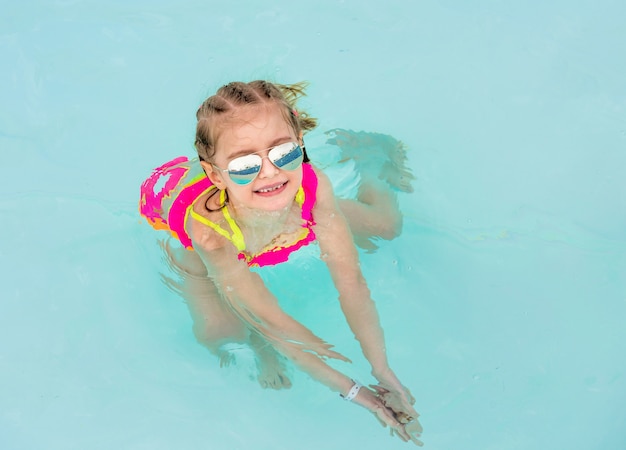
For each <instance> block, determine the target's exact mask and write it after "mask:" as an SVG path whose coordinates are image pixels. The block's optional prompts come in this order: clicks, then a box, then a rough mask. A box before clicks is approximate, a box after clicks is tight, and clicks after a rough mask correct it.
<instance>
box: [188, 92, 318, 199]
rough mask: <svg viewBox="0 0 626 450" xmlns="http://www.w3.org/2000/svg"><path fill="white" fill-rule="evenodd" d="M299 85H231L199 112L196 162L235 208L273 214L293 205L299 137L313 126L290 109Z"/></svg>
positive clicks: (299, 156)
mask: <svg viewBox="0 0 626 450" xmlns="http://www.w3.org/2000/svg"><path fill="white" fill-rule="evenodd" d="M304 87H305V86H304V84H302V83H301V84H297V85H291V86H282V85H274V84H272V83H269V82H266V81H253V82H250V83H240V82H234V83H230V84H227V85H225V86H223V87H221V88H220V89H219V90H218V91H217V93H216V94H215V95H213V96H212V97H209V98H208V99H207V100H206V101H205V102H204V103H203V104H202V105H201V106H200V108H199V109H198V113H197V118H198V124H197V128H196V143H195V145H196V149H197V151H198V156H199V157H200V160H201V164H202V166H203V168H204V170H205V172H206V174H207V175H208V177H209V178H210V179H211V181H212V182H213V184H215V185H216V186H217V187H218V188H219V189H220V190H227V193H228V198H229V202H230V203H231V204H233V205H234V206H235V207H238V206H246V207H250V208H254V209H264V210H278V209H282V208H285V207H287V206H289V205H290V204H291V202H292V201H293V199H294V197H295V193H296V192H297V190H298V188H299V186H300V184H301V181H302V169H301V167H300V164H301V162H302V157H303V156H304V155H303V154H302V153H303V150H301V147H303V143H302V135H303V134H304V132H306V131H308V130H310V129H312V128H314V127H315V125H316V121H315V119H312V118H309V117H308V116H307V115H306V114H305V113H304V112H298V111H296V109H295V103H296V100H297V99H298V98H299V97H300V96H302V95H303V94H304ZM248 161H252V162H250V165H247V164H248ZM270 161H272V162H270ZM289 161H292V163H289ZM233 166H241V171H240V172H239V171H237V172H234V171H233V170H232V167H233ZM244 166H245V167H244ZM246 167H256V169H246ZM226 168H229V169H231V170H226ZM246 173H248V174H250V176H248V177H247V179H246V176H245V174H246ZM239 174H242V175H239Z"/></svg>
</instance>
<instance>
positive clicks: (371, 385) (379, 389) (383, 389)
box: [370, 384, 389, 394]
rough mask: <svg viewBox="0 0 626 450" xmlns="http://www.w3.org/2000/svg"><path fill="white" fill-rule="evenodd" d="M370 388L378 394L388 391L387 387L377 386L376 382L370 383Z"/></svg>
mask: <svg viewBox="0 0 626 450" xmlns="http://www.w3.org/2000/svg"><path fill="white" fill-rule="evenodd" d="M370 388H372V389H373V390H375V391H376V392H378V393H379V394H387V393H388V392H389V391H388V390H387V389H385V388H383V387H382V386H379V385H377V384H370Z"/></svg>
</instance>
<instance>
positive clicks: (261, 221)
mask: <svg viewBox="0 0 626 450" xmlns="http://www.w3.org/2000/svg"><path fill="white" fill-rule="evenodd" d="M292 206H293V203H292V204H290V205H289V206H287V207H285V208H282V209H279V210H277V211H265V210H262V209H254V208H248V207H246V206H237V205H233V204H232V203H231V204H229V205H228V208H229V209H230V213H231V216H232V217H233V219H235V220H236V221H237V224H238V225H239V226H240V227H244V228H248V229H251V228H254V229H274V230H276V229H277V228H280V227H281V226H282V225H284V224H285V222H287V219H288V218H289V215H290V212H291V210H292Z"/></svg>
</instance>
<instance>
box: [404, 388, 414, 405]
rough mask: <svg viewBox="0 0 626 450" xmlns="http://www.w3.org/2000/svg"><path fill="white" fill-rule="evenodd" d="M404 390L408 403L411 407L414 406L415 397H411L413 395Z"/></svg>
mask: <svg viewBox="0 0 626 450" xmlns="http://www.w3.org/2000/svg"><path fill="white" fill-rule="evenodd" d="M404 389H406V393H407V397H408V400H409V403H410V404H411V405H414V404H415V397H413V394H411V391H409V388H404Z"/></svg>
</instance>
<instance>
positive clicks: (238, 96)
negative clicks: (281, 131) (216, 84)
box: [194, 80, 317, 161]
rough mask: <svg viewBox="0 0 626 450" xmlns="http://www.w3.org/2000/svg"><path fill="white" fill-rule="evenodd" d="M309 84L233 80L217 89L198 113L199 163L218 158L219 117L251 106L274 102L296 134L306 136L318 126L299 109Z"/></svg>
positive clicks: (197, 146) (197, 145)
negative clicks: (297, 108) (215, 156)
mask: <svg viewBox="0 0 626 450" xmlns="http://www.w3.org/2000/svg"><path fill="white" fill-rule="evenodd" d="M307 86H308V83H306V82H304V81H302V82H299V83H295V84H274V83H271V82H269V81H264V80H255V81H251V82H249V83H243V82H240V81H234V82H232V83H228V84H226V85H224V86H222V87H221V88H219V89H218V90H217V92H216V93H215V95H212V96H211V97H209V98H207V99H206V100H205V101H204V102H203V103H202V105H200V108H198V112H197V113H196V118H197V119H198V124H197V125H196V140H195V144H194V145H195V147H196V151H197V152H198V157H199V158H200V160H203V161H209V160H210V159H211V158H212V157H213V156H214V155H215V142H216V140H217V137H218V126H217V125H218V122H217V120H218V119H219V118H220V117H224V115H225V114H227V113H232V112H234V111H235V110H236V109H237V108H240V107H242V106H248V105H261V104H264V103H266V104H267V103H270V102H274V103H276V104H277V105H278V106H279V107H280V108H281V112H282V114H283V116H284V118H285V121H286V122H287V124H289V126H290V127H291V128H292V129H293V131H294V132H295V133H296V135H298V136H299V135H300V133H301V132H302V133H306V132H307V131H309V130H312V129H313V128H315V127H316V126H317V119H315V118H313V117H309V115H308V114H307V113H306V112H305V111H300V110H296V103H297V101H298V99H300V97H303V96H305V95H306V94H305V89H306V88H307Z"/></svg>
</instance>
